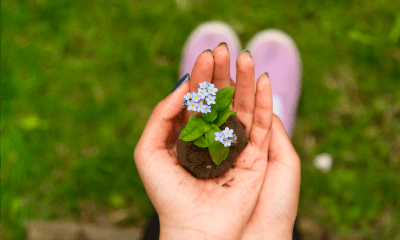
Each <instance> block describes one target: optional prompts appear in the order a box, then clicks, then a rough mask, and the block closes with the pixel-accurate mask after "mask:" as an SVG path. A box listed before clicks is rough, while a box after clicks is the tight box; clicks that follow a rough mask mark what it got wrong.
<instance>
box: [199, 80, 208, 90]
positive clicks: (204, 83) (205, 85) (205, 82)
mask: <svg viewBox="0 0 400 240" xmlns="http://www.w3.org/2000/svg"><path fill="white" fill-rule="evenodd" d="M209 84H210V83H209V82H207V81H204V82H201V83H200V88H203V89H207V87H208V85H209Z"/></svg>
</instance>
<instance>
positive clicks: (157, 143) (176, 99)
mask: <svg viewBox="0 0 400 240" xmlns="http://www.w3.org/2000/svg"><path fill="white" fill-rule="evenodd" d="M188 91H189V81H185V82H184V83H182V84H181V86H180V87H179V88H178V89H176V90H175V91H174V92H173V93H170V94H169V95H168V96H167V97H166V98H165V99H164V100H162V101H161V102H159V103H158V104H157V106H156V107H155V108H154V110H153V112H152V114H151V115H150V118H149V120H148V121H147V124H146V127H145V129H144V130H143V133H142V136H141V138H140V140H139V142H140V145H143V146H146V147H147V148H148V150H146V151H148V152H151V151H152V150H155V149H166V148H167V145H166V144H167V143H166V142H167V139H168V136H169V135H170V134H171V131H172V130H173V128H174V125H175V124H176V121H175V119H176V117H177V116H178V115H179V113H180V112H181V111H182V100H183V99H184V98H183V96H184V95H185V94H186V93H187V92H188ZM138 144H139V143H138Z"/></svg>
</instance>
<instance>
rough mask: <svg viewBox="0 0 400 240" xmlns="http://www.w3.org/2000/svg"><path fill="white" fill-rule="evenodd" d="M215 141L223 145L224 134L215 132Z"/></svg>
mask: <svg viewBox="0 0 400 240" xmlns="http://www.w3.org/2000/svg"><path fill="white" fill-rule="evenodd" d="M214 134H215V141H220V142H221V143H223V141H224V134H223V133H222V132H215V133H214Z"/></svg>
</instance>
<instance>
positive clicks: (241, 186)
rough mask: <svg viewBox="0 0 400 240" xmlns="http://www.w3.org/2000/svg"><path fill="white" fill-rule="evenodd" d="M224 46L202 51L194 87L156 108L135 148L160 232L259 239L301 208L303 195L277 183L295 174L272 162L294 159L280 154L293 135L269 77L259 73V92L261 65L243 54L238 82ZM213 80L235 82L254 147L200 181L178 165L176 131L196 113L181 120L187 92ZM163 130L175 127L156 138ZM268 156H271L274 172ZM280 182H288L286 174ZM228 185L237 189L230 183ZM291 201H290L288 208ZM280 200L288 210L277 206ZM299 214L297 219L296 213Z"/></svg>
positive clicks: (236, 108) (186, 86) (220, 84)
mask: <svg viewBox="0 0 400 240" xmlns="http://www.w3.org/2000/svg"><path fill="white" fill-rule="evenodd" d="M222 48H223V47H222ZM222 48H221V47H219V48H218V47H217V48H216V49H214V55H215V56H214V58H212V57H211V55H207V53H204V54H201V55H200V56H199V58H198V59H197V61H196V64H195V67H194V68H193V71H192V79H191V80H190V86H189V83H188V82H189V81H188V82H185V83H184V84H182V86H181V87H180V88H178V89H177V90H176V92H174V94H170V95H169V96H168V97H167V98H166V99H164V100H163V101H162V102H160V103H159V104H158V105H157V106H156V108H155V109H154V112H153V114H152V116H151V117H150V119H149V121H148V123H147V126H146V128H145V131H144V132H143V135H142V138H141V140H140V141H139V142H138V144H137V146H136V149H135V161H136V163H137V166H138V171H139V174H140V176H141V178H142V181H143V183H144V186H145V187H146V191H147V192H148V194H149V197H150V199H151V200H152V202H153V205H154V206H155V208H156V210H157V212H158V213H159V218H160V223H161V233H162V232H163V229H174V230H175V231H181V230H182V233H183V230H184V229H185V232H186V233H187V231H188V230H189V231H192V232H195V233H196V236H199V235H202V236H204V237H205V235H209V236H212V237H214V238H216V237H219V238H226V239H237V238H240V236H242V235H241V234H244V235H243V238H244V239H247V238H248V239H255V238H256V237H257V238H258V237H262V236H263V235H262V234H261V233H262V231H264V232H265V231H268V230H267V229H271V227H272V228H274V227H275V226H274V220H276V219H282V216H284V217H283V219H285V221H286V220H287V221H286V222H285V226H287V225H289V226H290V224H287V222H290V221H291V220H292V218H293V211H286V212H287V213H288V214H282V213H284V212H285V209H284V208H286V207H288V208H289V209H292V208H294V205H295V208H296V209H297V202H296V203H295V204H293V203H292V202H293V201H292V200H293V199H295V198H296V194H295V193H294V194H293V196H287V194H286V195H285V191H283V194H281V193H279V191H275V190H276V189H277V187H276V185H277V180H275V179H273V177H274V176H275V177H276V176H277V175H280V174H282V173H288V174H290V173H292V172H293V171H292V170H293V169H291V168H290V167H289V168H288V167H287V166H285V162H284V161H283V162H282V161H274V160H273V159H274V158H275V159H278V160H279V159H280V158H282V157H288V154H286V153H285V154H283V155H285V156H283V155H282V154H276V151H277V150H278V151H282V149H279V148H282V147H281V143H282V142H285V141H286V143H285V144H287V141H288V139H283V138H282V129H283V126H282V123H281V122H280V121H279V119H277V117H276V116H274V121H272V118H273V114H272V93H271V87H270V83H269V79H268V77H266V76H261V77H260V78H259V80H258V82H257V94H255V93H254V88H255V84H254V63H253V62H252V60H251V58H250V57H249V56H248V55H246V54H244V55H243V54H242V55H241V56H239V58H238V60H237V68H238V72H237V79H238V80H237V84H235V83H234V82H233V81H232V80H231V79H230V76H229V53H228V54H226V53H227V52H226V51H225V52H224V51H223V49H222ZM210 79H212V83H214V84H215V86H216V87H217V88H218V89H221V88H224V87H227V86H235V94H234V102H233V107H232V109H233V111H236V112H238V113H237V114H236V115H237V117H238V119H239V120H240V121H241V122H242V124H243V125H244V127H245V130H246V134H247V136H248V138H249V144H248V146H247V147H246V148H245V149H244V151H243V152H242V153H241V154H240V155H239V156H238V157H237V159H236V160H235V169H229V170H228V171H227V172H226V173H225V174H224V175H223V176H221V177H220V178H218V179H208V180H200V179H195V178H193V176H191V175H190V174H189V173H188V172H186V170H184V169H183V168H182V167H181V166H180V165H179V162H178V159H177V154H176V146H173V143H175V141H176V137H177V136H176V132H177V131H176V130H177V129H178V128H179V127H180V126H181V124H182V123H184V122H185V121H187V119H188V118H189V115H190V112H188V111H186V110H185V111H184V112H183V113H184V114H183V115H180V117H179V118H177V117H176V116H177V115H178V114H179V113H180V110H179V107H180V101H181V100H182V99H181V98H183V95H184V94H185V93H187V92H192V91H196V90H197V87H198V85H199V83H200V82H202V81H210ZM178 92H179V93H178ZM180 95H182V96H180ZM161 112H168V113H169V114H164V115H169V116H161V114H160V113H161ZM272 123H274V125H275V126H277V127H276V130H274V128H273V127H272V129H271V126H272V125H273V124H272ZM163 128H166V129H169V130H168V131H165V132H161V133H160V136H152V135H154V134H153V133H159V132H160V129H163ZM274 131H275V132H277V133H278V134H275V135H276V136H278V137H275V138H276V139H277V140H276V141H275V143H271V146H270V139H271V138H273V136H272V137H271V133H272V132H274ZM279 131H280V132H281V133H279ZM283 131H285V130H284V129H283ZM279 134H280V135H279ZM272 135H273V134H272ZM143 136H148V137H143ZM150 136H152V137H150ZM286 136H287V135H286ZM289 142H290V140H289ZM154 143H156V144H154ZM150 146H151V147H150ZM171 146H173V147H172V148H171ZM268 146H270V149H269V151H270V152H271V147H272V149H273V150H275V152H272V154H271V153H268ZM145 149H146V150H148V152H147V153H146V152H145V151H146V150H145ZM284 150H287V149H284ZM293 151H294V150H293ZM289 153H290V154H292V152H290V151H289ZM294 153H295V152H294ZM268 154H270V155H271V156H272V157H270V159H269V161H270V163H268V170H267V159H268ZM289 157H290V156H289ZM282 163H284V164H282ZM273 170H274V172H272V171H273ZM266 171H268V172H267V175H268V174H269V172H271V173H270V174H269V176H267V177H265V173H266ZM152 173H154V174H152ZM296 177H297V176H294V177H292V178H290V177H289V178H287V179H286V178H285V180H284V181H286V183H284V185H285V184H286V185H285V187H284V188H283V189H285V188H286V189H287V188H293V185H294V184H293V181H296ZM298 177H299V174H298ZM276 179H278V181H279V179H281V180H282V176H277V178H276ZM226 182H229V185H230V186H231V187H223V186H222V185H223V184H224V183H226ZM280 184H281V183H280ZM274 185H275V187H273V188H270V186H274ZM278 189H279V187H278ZM294 190H295V191H294V192H296V190H297V188H296V187H294ZM260 191H261V194H260ZM259 194H260V195H259ZM282 196H283V197H282ZM286 197H288V199H286ZM297 198H298V194H297ZM285 201H286V202H287V204H284V205H282V204H281V203H284V202H285ZM278 205H279V206H282V208H276V206H278ZM253 209H254V210H253ZM294 212H295V213H294V217H295V215H296V210H295V211H294ZM247 221H248V222H247ZM293 221H294V218H293ZM276 229H279V228H276ZM286 230H287V229H285V231H286ZM271 232H273V231H271ZM286 232H287V231H286Z"/></svg>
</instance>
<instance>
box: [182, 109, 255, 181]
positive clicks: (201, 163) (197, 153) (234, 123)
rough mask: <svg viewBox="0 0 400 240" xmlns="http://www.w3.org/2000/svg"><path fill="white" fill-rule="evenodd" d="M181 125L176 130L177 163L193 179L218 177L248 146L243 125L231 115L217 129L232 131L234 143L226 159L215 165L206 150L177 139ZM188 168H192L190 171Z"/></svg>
mask: <svg viewBox="0 0 400 240" xmlns="http://www.w3.org/2000/svg"><path fill="white" fill-rule="evenodd" d="M185 126H186V124H185V125H183V126H182V127H181V128H179V129H178V140H177V141H176V145H177V151H178V160H179V163H180V164H181V165H182V166H183V167H184V168H185V169H186V170H187V171H188V172H189V173H190V174H192V175H193V176H194V177H195V178H199V179H204V178H213V177H220V176H221V175H222V174H224V173H225V172H226V171H227V170H228V169H229V168H230V167H231V166H232V167H234V166H233V161H234V160H235V159H236V157H237V156H238V155H239V154H240V153H241V152H242V151H243V150H244V148H245V147H246V146H247V144H248V142H249V141H248V139H247V136H246V131H245V129H244V126H243V124H242V123H241V122H240V121H239V119H237V117H236V115H231V116H230V117H229V118H228V120H226V122H225V123H224V124H222V125H221V126H220V127H219V128H220V129H221V130H224V129H225V128H226V127H228V128H230V129H233V133H234V134H236V135H237V141H236V143H232V144H231V146H230V147H229V155H228V157H227V158H226V159H225V160H224V161H222V162H221V163H220V164H219V165H216V164H215V163H214V162H213V161H212V159H211V156H210V153H209V152H208V148H201V147H198V146H196V145H194V144H193V142H185V141H183V140H181V139H179V136H180V133H181V131H182V129H183V128H184V127H185ZM190 167H194V168H193V169H190Z"/></svg>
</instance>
